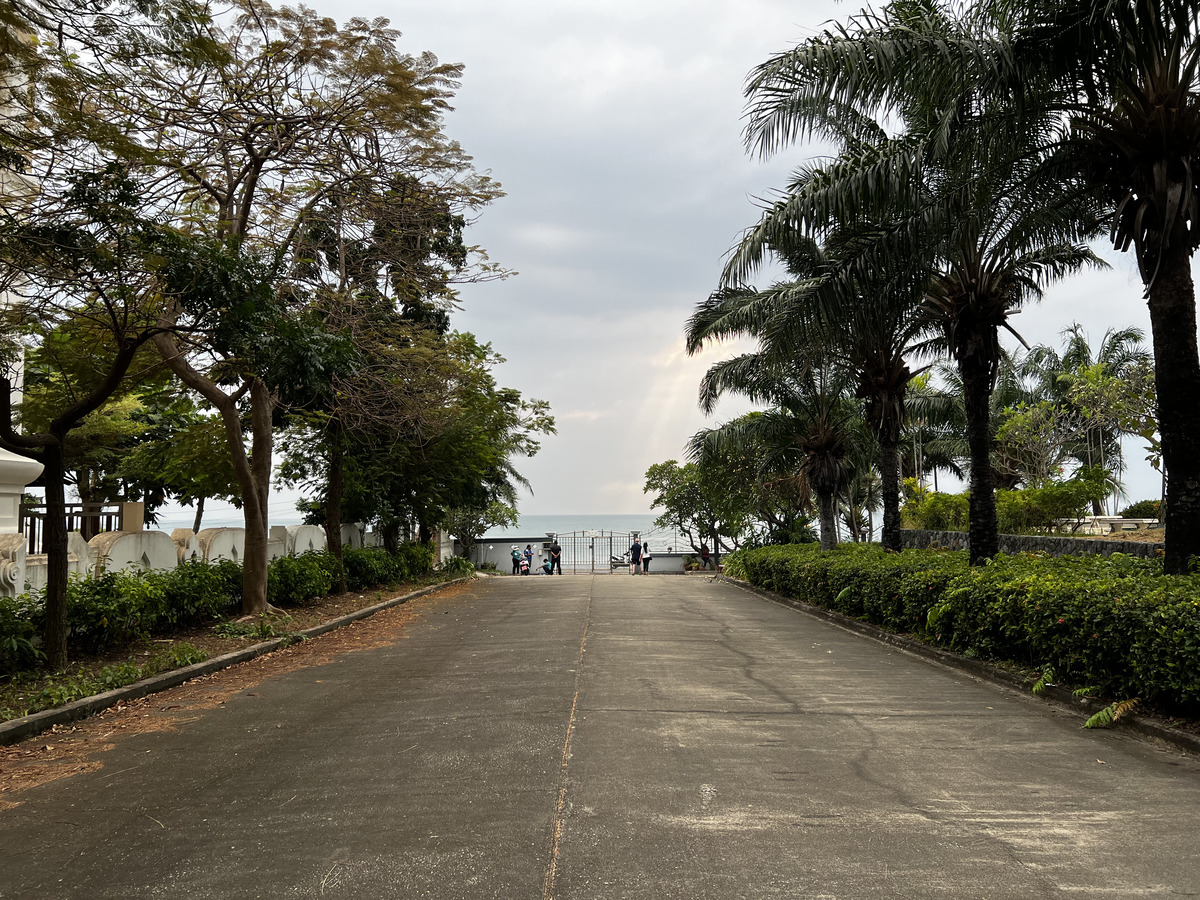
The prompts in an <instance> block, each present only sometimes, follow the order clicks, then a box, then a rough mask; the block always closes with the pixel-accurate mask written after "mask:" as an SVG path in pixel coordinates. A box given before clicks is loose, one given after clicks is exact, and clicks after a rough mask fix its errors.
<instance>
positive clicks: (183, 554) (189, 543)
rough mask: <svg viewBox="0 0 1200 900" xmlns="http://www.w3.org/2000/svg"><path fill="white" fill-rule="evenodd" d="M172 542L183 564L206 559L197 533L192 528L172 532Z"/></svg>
mask: <svg viewBox="0 0 1200 900" xmlns="http://www.w3.org/2000/svg"><path fill="white" fill-rule="evenodd" d="M171 542H172V543H173V544H174V545H175V552H176V556H177V558H178V560H179V562H181V563H185V562H190V561H191V560H193V559H204V554H203V553H201V552H200V541H199V540H197V538H196V532H194V531H192V529H190V528H176V529H175V530H174V531H172V532H171Z"/></svg>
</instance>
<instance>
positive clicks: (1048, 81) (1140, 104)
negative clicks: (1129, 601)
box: [984, 0, 1200, 573]
mask: <svg viewBox="0 0 1200 900" xmlns="http://www.w3.org/2000/svg"><path fill="white" fill-rule="evenodd" d="M988 6H990V7H992V8H994V9H995V10H996V11H997V13H998V14H1001V15H1008V16H1011V18H1012V23H1013V32H1012V33H1013V35H1014V37H1013V39H1012V40H1011V41H1008V42H1005V43H1004V44H1003V45H1001V46H1000V48H999V49H998V51H997V59H998V60H1000V61H1001V63H1002V70H1001V69H998V70H997V71H996V72H995V73H994V77H992V78H990V79H988V80H986V81H985V82H984V83H985V85H986V86H988V87H992V88H994V89H996V90H997V91H1003V92H1009V93H1011V94H1012V95H1014V96H1016V97H1017V98H1018V99H1020V100H1021V101H1022V102H1023V103H1025V104H1028V105H1034V104H1036V105H1040V106H1042V107H1044V108H1047V109H1050V110H1053V111H1055V112H1057V113H1059V114H1060V116H1061V121H1062V122H1063V128H1062V131H1061V132H1060V134H1059V135H1058V136H1059V138H1060V141H1059V144H1058V153H1057V155H1056V157H1055V160H1054V161H1055V164H1056V166H1057V171H1058V172H1059V174H1060V175H1061V176H1062V177H1064V178H1068V179H1071V178H1073V179H1082V180H1083V181H1084V182H1085V183H1086V185H1087V186H1088V187H1089V188H1090V189H1092V190H1093V191H1094V192H1095V193H1096V194H1097V195H1098V196H1099V198H1100V199H1101V200H1102V201H1104V202H1105V204H1106V207H1107V211H1108V216H1109V219H1110V221H1111V231H1110V234H1111V237H1112V240H1113V244H1114V246H1115V247H1116V248H1117V249H1118V250H1121V251H1126V250H1128V249H1129V248H1130V247H1132V248H1133V250H1134V255H1135V257H1136V259H1137V264H1138V269H1139V271H1140V273H1141V276H1142V281H1143V284H1144V285H1145V296H1146V300H1147V305H1148V307H1149V310H1150V326H1151V333H1152V336H1153V342H1154V361H1155V381H1156V386H1157V391H1158V419H1159V426H1160V432H1161V436H1162V456H1163V461H1164V464H1165V467H1166V472H1167V503H1166V507H1167V509H1166V519H1165V524H1166V542H1167V546H1166V558H1165V560H1164V566H1165V570H1166V571H1167V572H1168V573H1183V572H1186V571H1187V567H1188V559H1189V557H1191V556H1196V555H1200V352H1198V350H1197V341H1196V301H1195V286H1194V284H1193V279H1192V271H1191V257H1192V255H1193V254H1194V253H1195V251H1196V249H1197V247H1200V188H1198V187H1197V185H1196V181H1195V173H1196V172H1197V171H1200V7H1198V6H1197V4H1196V3H1195V2H1194V0H1136V2H1132V0H1125V2H1115V0H1045V2H1039V3H1036V4H1033V3H1025V2H1017V0H988ZM1035 89H1036V92H1035Z"/></svg>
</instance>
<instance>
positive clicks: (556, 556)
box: [550, 538, 562, 575]
mask: <svg viewBox="0 0 1200 900" xmlns="http://www.w3.org/2000/svg"><path fill="white" fill-rule="evenodd" d="M555 569H558V574H559V575H561V574H562V547H560V546H559V545H558V538H555V539H554V543H553V544H551V545H550V574H551V575H553V574H554V570H555Z"/></svg>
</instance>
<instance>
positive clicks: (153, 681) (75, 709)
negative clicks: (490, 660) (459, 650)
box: [0, 577, 472, 747]
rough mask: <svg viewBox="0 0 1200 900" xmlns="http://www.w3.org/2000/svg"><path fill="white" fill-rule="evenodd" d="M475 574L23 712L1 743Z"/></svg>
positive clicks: (1, 732)
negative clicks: (212, 655) (64, 701)
mask: <svg viewBox="0 0 1200 900" xmlns="http://www.w3.org/2000/svg"><path fill="white" fill-rule="evenodd" d="M470 580H472V579H471V578H469V577H468V578H456V579H454V580H453V581H447V582H443V583H442V584H431V585H428V586H427V587H423V588H420V589H418V590H415V591H413V592H411V593H408V594H404V595H403V596H400V597H393V598H392V599H391V600H385V601H383V602H382V603H377V604H375V605H374V606H367V607H364V608H363V609H359V610H355V611H354V612H352V613H347V614H346V615H344V616H340V617H338V618H336V619H332V620H330V621H328V622H324V623H322V624H320V625H314V626H313V627H312V628H305V629H303V630H302V631H296V632H293V633H292V634H289V635H287V636H285V637H279V638H274V639H272V640H269V641H264V642H263V643H261V644H254V645H253V646H251V647H243V648H242V649H241V650H234V651H232V652H230V653H223V654H221V655H220V656H214V657H213V658H211V659H206V660H205V661H204V662H199V663H195V664H194V665H190V666H184V667H183V668H181V669H172V670H171V671H169V672H163V673H161V674H159V675H152V676H151V677H149V678H143V679H142V680H141V681H135V682H134V683H133V684H127V685H125V686H124V687H119V688H115V689H113V690H111V691H105V692H104V693H103V694H94V695H92V696H91V697H83V698H82V699H80V700H73V701H72V702H70V703H66V704H64V705H62V706H57V707H55V708H54V709H46V710H42V711H41V712H36V713H32V714H31V715H28V716H22V717H21V718H19V719H10V720H9V721H7V722H4V723H0V747H3V746H7V745H8V744H15V743H17V742H18V741H22V740H24V739H25V738H28V737H32V736H34V735H36V734H41V733H42V732H43V731H47V730H49V729H50V728H53V727H54V726H55V725H66V724H67V723H69V722H74V721H76V720H78V719H86V718H87V717H88V716H92V715H95V714H96V713H98V712H102V711H103V710H106V709H108V708H109V707H110V706H115V705H116V704H118V703H122V702H125V701H129V700H140V699H142V698H143V697H148V696H150V695H151V694H157V693H158V692H159V691H165V690H167V689H168V688H173V687H176V686H178V685H181V684H183V683H184V682H185V681H191V680H192V679H193V678H200V677H202V676H204V675H211V674H213V673H214V672H219V671H221V670H222V669H228V668H229V667H231V666H236V665H237V664H238V663H243V662H248V661H249V660H252V659H256V658H257V657H259V656H264V655H266V654H267V653H271V652H272V651H274V650H279V649H280V648H283V647H290V646H292V645H293V644H295V643H296V642H297V640H305V639H307V638H314V637H317V636H318V635H322V634H325V633H326V632H328V631H333V630H335V629H337V628H342V627H344V626H346V625H352V624H354V623H355V622H358V621H361V620H362V619H366V618H369V617H370V616H373V615H375V613H378V612H383V611H384V610H385V609H391V608H392V607H393V606H400V605H401V604H404V603H408V602H409V601H410V600H416V599H417V598H418V597H423V596H425V595H426V594H432V593H434V592H435V591H440V590H443V589H444V588H448V587H450V586H451V585H455V584H462V583H463V582H465V581H470Z"/></svg>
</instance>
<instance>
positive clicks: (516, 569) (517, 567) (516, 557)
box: [512, 544, 521, 575]
mask: <svg viewBox="0 0 1200 900" xmlns="http://www.w3.org/2000/svg"><path fill="white" fill-rule="evenodd" d="M512 564H513V570H512V573H513V574H514V575H520V574H521V548H520V547H518V546H517V545H516V544H513V545H512Z"/></svg>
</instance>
